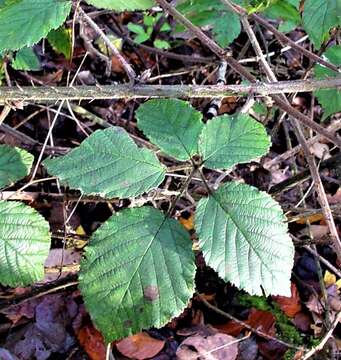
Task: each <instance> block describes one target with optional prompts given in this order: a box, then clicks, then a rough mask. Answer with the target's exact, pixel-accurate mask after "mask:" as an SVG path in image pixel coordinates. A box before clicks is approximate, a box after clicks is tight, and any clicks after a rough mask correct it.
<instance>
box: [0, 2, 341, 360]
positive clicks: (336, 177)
mask: <svg viewBox="0 0 341 360" xmlns="http://www.w3.org/2000/svg"><path fill="white" fill-rule="evenodd" d="M83 9H84V11H85V12H86V13H88V14H90V15H91V18H92V19H93V20H94V21H95V22H96V24H97V25H98V26H99V27H100V28H101V29H103V30H104V31H105V33H106V34H107V35H108V34H110V36H109V38H110V39H111V40H112V41H114V43H115V44H116V46H117V47H118V48H119V49H120V51H121V53H122V54H123V55H124V57H125V59H126V60H127V62H128V63H129V64H130V65H131V66H132V67H133V68H134V69H135V71H136V73H138V74H139V75H140V76H139V82H140V83H143V84H146V85H153V84H154V85H160V86H161V85H182V84H191V85H216V84H217V82H218V83H219V81H221V80H222V79H223V82H225V83H226V84H241V83H242V79H241V77H240V76H239V75H238V74H237V73H236V72H235V71H233V70H231V68H230V67H229V66H227V68H226V67H224V64H222V62H221V61H220V60H219V59H218V58H217V57H216V56H215V55H214V54H213V53H212V52H211V51H210V50H209V49H208V48H207V47H206V46H205V44H202V42H201V41H199V40H198V38H197V37H193V36H191V35H190V33H189V32H188V31H183V32H182V33H178V34H177V35H174V34H173V33H171V32H170V31H163V32H162V31H160V28H161V27H162V25H164V24H165V23H167V24H168V25H169V26H170V28H171V27H174V22H173V20H172V19H170V18H166V17H161V18H160V19H159V20H158V21H157V22H156V24H154V25H153V31H152V33H151V35H150V38H149V39H147V40H146V41H145V42H143V45H142V46H141V45H139V44H137V43H136V42H134V40H133V39H134V37H135V36H136V35H135V34H134V33H132V32H131V31H129V30H128V27H127V25H128V24H129V23H134V24H143V13H142V12H123V13H121V14H116V13H113V12H110V11H97V10H94V8H92V7H91V6H86V5H85V6H83ZM150 15H153V16H154V15H155V12H150ZM273 23H274V24H275V22H273ZM251 25H252V26H253V28H254V30H255V32H256V34H257V37H258V38H259V39H260V42H261V45H262V48H263V51H264V52H265V53H267V54H269V53H272V52H273V54H272V56H271V58H270V59H271V67H272V69H273V71H274V72H275V74H276V76H277V79H278V80H281V81H287V80H300V79H303V78H304V77H305V76H306V74H307V73H308V72H309V71H310V69H311V67H312V63H311V61H310V59H309V58H307V57H305V56H303V55H302V53H300V52H299V51H297V50H294V49H292V48H290V47H289V48H286V49H285V51H282V52H281V50H283V48H285V46H284V45H283V46H282V45H281V43H280V42H278V41H277V40H276V38H275V37H274V35H273V34H272V33H270V32H269V31H267V30H264V29H262V28H260V27H259V26H258V25H255V24H254V23H252V24H251ZM67 26H68V27H69V28H70V29H71V28H72V27H74V34H75V36H74V43H73V44H72V58H71V59H68V56H66V55H65V54H61V53H58V51H56V49H53V47H51V45H50V44H49V43H48V42H47V41H42V42H40V43H38V44H37V45H35V46H34V51H35V53H36V54H37V55H38V58H39V69H38V70H37V71H23V70H15V69H14V68H13V67H12V66H11V64H10V61H9V60H8V59H7V60H6V59H5V61H4V63H3V74H2V75H3V78H2V84H3V85H7V86H13V87H22V86H30V85H36V86H41V85H46V86H54V87H58V86H66V85H67V84H69V82H70V80H71V79H73V81H74V84H75V85H89V86H94V85H97V86H98V91H101V90H100V89H101V86H103V85H114V84H123V83H127V81H128V78H127V76H126V71H125V70H126V69H125V68H124V67H123V66H122V63H121V62H120V61H119V60H118V59H117V57H116V56H114V55H112V53H111V52H110V50H108V48H107V47H106V45H105V44H104V43H103V41H101V40H100V38H99V36H98V34H97V33H96V32H95V31H94V29H93V28H92V27H91V26H90V25H88V24H87V23H85V22H83V23H81V26H80V24H79V22H77V21H76V22H75V23H73V13H72V14H71V16H70V17H69V19H68V22H67ZM205 31H206V29H205ZM206 33H207V34H208V35H210V31H209V30H207V32H206ZM287 36H288V37H289V38H290V39H291V40H293V41H298V40H300V45H301V46H302V47H304V48H305V49H307V50H308V51H311V50H312V47H311V43H310V42H309V39H307V37H306V34H305V32H304V31H303V30H302V28H300V27H297V28H296V29H294V30H292V31H291V32H289V33H287ZM113 39H115V40H113ZM155 39H159V40H162V41H163V42H165V43H167V44H168V45H167V46H169V48H168V49H167V50H161V49H157V48H155V42H154V40H155ZM302 39H303V40H302ZM335 39H336V37H334V38H333V37H332V38H331V39H330V41H329V43H326V44H324V46H325V48H327V47H328V46H329V45H330V44H331V43H335V42H336V41H337V40H335ZM230 49H231V51H232V55H233V56H234V58H236V59H239V60H243V61H244V64H245V65H246V66H247V69H248V70H249V71H250V72H251V73H252V74H254V75H258V74H261V73H262V69H261V66H260V64H259V61H257V59H255V58H254V57H255V53H254V51H253V48H252V45H251V44H250V41H249V40H248V37H247V35H246V33H245V32H242V33H241V34H240V35H239V36H238V38H237V39H236V40H234V41H233V43H232V44H231V46H230ZM247 59H248V60H247ZM260 98H261V97H259V98H258V97H257V96H256V97H253V96H249V97H243V96H238V95H235V96H230V97H225V98H223V99H222V101H218V102H217V101H215V102H214V103H213V101H212V99H210V98H203V99H200V98H195V99H191V104H192V106H193V107H195V108H196V109H197V110H199V111H201V112H202V113H203V114H204V117H205V119H206V121H210V120H209V119H210V118H211V117H212V113H214V112H217V113H218V115H222V114H233V113H235V112H236V111H239V110H240V109H242V108H243V107H244V110H245V107H248V112H249V114H250V115H251V116H252V117H254V118H255V119H256V120H257V121H259V122H261V123H262V124H264V125H265V126H266V129H267V132H268V134H269V135H270V136H271V141H272V146H271V149H270V152H269V153H268V154H267V155H266V156H264V157H262V158H261V159H260V160H259V161H257V162H256V161H255V162H252V163H249V164H243V165H237V166H236V167H234V168H233V169H232V171H229V172H224V171H222V172H221V173H217V172H216V171H210V170H205V175H206V176H207V179H209V182H210V183H211V184H216V185H217V184H220V183H223V182H226V181H230V180H238V181H243V182H245V183H247V184H249V185H252V186H255V187H257V188H258V189H260V190H263V191H267V192H269V193H270V194H272V196H273V197H274V198H275V199H276V200H277V201H278V202H279V203H280V205H281V207H282V209H283V210H284V213H285V215H286V219H287V221H288V224H289V231H290V234H291V236H292V239H293V241H294V244H295V260H294V268H293V271H292V285H291V297H284V296H273V297H265V296H263V297H255V296H250V295H248V294H247V293H246V292H244V291H242V290H238V289H237V288H236V287H234V286H233V285H231V284H230V283H225V282H224V281H223V280H221V279H220V278H219V276H218V275H217V274H216V273H215V272H214V271H213V270H212V269H210V268H209V267H207V266H206V265H205V262H204V259H203V256H202V254H201V252H200V251H198V250H196V263H197V267H198V269H197V274H196V280H195V285H196V295H195V296H194V297H193V299H192V301H191V302H190V304H189V305H188V307H187V309H186V310H185V311H184V312H183V313H182V314H181V315H180V316H179V317H177V318H175V319H173V320H172V321H171V322H170V323H168V324H167V325H166V326H164V327H163V328H161V329H146V330H145V331H144V332H143V333H140V334H137V335H134V336H133V337H129V338H126V339H123V340H121V341H117V342H115V343H113V344H112V346H111V351H112V353H110V354H109V355H106V353H107V348H106V346H105V345H104V340H103V338H102V336H101V335H100V333H99V332H98V331H97V330H96V329H95V327H94V325H93V324H92V322H91V319H90V316H89V314H88V313H87V311H86V309H85V307H84V304H83V300H82V296H81V294H80V291H79V290H78V288H77V274H78V270H79V263H80V259H81V257H82V253H83V249H84V247H85V246H86V244H87V242H88V240H89V238H90V236H91V234H92V233H93V232H94V231H95V230H96V229H97V228H98V227H99V226H100V225H101V224H102V223H103V222H104V221H106V220H107V219H108V218H109V217H110V216H111V215H112V214H113V212H117V211H120V210H122V209H124V208H127V207H129V206H130V205H131V204H132V201H131V200H129V199H127V200H117V199H113V200H104V199H101V198H98V197H90V196H81V194H80V193H79V192H78V191H73V190H70V189H68V188H67V187H64V186H60V184H59V183H58V182H57V181H56V178H49V176H48V174H47V172H46V170H45V169H44V168H43V167H41V166H38V167H37V168H36V169H35V170H36V171H35V174H34V177H33V178H32V176H31V175H32V173H31V175H30V176H28V177H26V178H24V179H22V180H21V181H19V182H18V183H16V184H15V185H13V186H10V187H7V188H6V189H4V190H2V191H1V192H0V197H1V198H2V199H6V198H11V199H12V200H19V201H24V202H25V203H27V204H29V205H30V206H31V207H33V208H34V209H36V210H38V211H39V213H40V214H42V215H43V216H44V218H45V219H46V220H48V222H49V223H50V226H51V233H52V239H53V241H52V248H51V251H50V254H49V257H48V259H47V260H46V263H45V279H44V280H43V281H42V282H40V283H38V284H34V285H32V286H31V287H25V288H20V287H18V288H9V287H4V286H0V339H1V340H0V347H1V348H0V358H1V359H8V360H9V359H39V360H44V359H74V360H77V359H78V360H80V359H93V360H99V359H106V358H108V359H109V358H113V359H127V358H128V359H147V358H148V359H149V358H150V359H154V360H166V359H175V358H179V359H197V358H200V359H231V360H233V359H238V360H256V359H257V360H261V359H269V360H271V359H281V358H285V359H299V358H301V356H302V355H303V353H304V350H307V349H311V348H313V347H314V346H318V345H319V344H320V343H321V342H322V341H323V340H324V339H325V340H326V342H327V344H326V346H324V348H323V349H321V351H317V350H316V352H314V353H313V356H315V357H316V358H317V359H339V358H340V356H341V355H340V354H341V338H340V337H339V334H340V324H338V323H337V322H336V323H335V319H337V318H338V319H339V317H340V316H339V314H340V311H341V301H340V287H341V282H340V281H341V280H340V272H341V271H340V262H338V260H337V256H336V253H335V251H334V249H333V244H332V240H331V236H330V234H329V226H328V223H327V222H326V220H325V216H324V213H323V209H322V208H321V205H320V203H319V199H318V193H317V192H316V190H315V187H314V181H313V179H312V176H311V174H310V172H309V170H307V169H308V164H307V159H306V157H305V156H304V153H303V151H302V147H301V146H300V144H299V143H298V141H297V140H296V137H295V135H294V129H293V127H292V125H291V123H290V122H289V121H288V116H286V115H285V114H284V115H283V113H282V112H281V111H279V110H278V108H277V107H276V106H275V105H274V104H273V102H271V101H270V100H271V99H270V100H269V99H268V100H269V101H266V102H265V105H264V103H262V102H261V101H260V100H261V99H260ZM288 99H289V100H290V103H291V105H292V106H293V107H294V108H295V109H296V110H298V111H299V112H300V113H302V114H307V115H308V116H309V117H310V118H311V119H313V120H315V121H316V122H320V119H321V117H322V109H321V106H320V105H319V103H318V102H317V101H316V98H315V97H314V96H312V93H310V92H301V93H298V94H292V95H288ZM144 101H145V100H143V99H117V100H111V99H102V100H98V99H95V100H93V101H73V102H71V101H70V102H65V104H64V106H62V107H59V104H58V103H53V102H50V103H46V102H45V103H44V102H33V101H25V102H15V103H13V104H11V106H10V107H9V108H8V107H7V108H6V107H4V108H3V109H4V110H3V112H2V116H3V119H4V122H3V124H2V125H0V144H7V145H11V146H17V147H21V148H24V149H26V150H28V151H30V152H31V153H32V154H33V155H34V156H35V159H36V160H37V159H38V158H39V157H40V156H42V158H43V159H44V158H46V157H47V156H51V155H63V154H65V153H67V152H69V151H70V150H71V149H72V148H74V147H76V146H77V145H79V144H80V143H81V142H82V141H83V140H84V139H85V138H86V137H88V136H89V135H90V134H91V133H93V132H94V131H95V130H97V129H103V128H107V127H111V126H120V127H123V128H124V129H125V130H126V131H127V132H128V133H129V134H130V135H132V136H133V137H134V140H135V141H136V142H137V143H138V144H144V145H145V146H147V147H148V146H150V143H149V142H148V140H147V139H146V138H145V137H144V136H143V134H142V133H141V132H140V131H139V130H138V128H137V126H136V119H135V110H136V109H137V108H138V106H139V105H140V104H141V103H143V102H144ZM6 109H7V110H8V111H7V110H6ZM52 123H53V131H52V132H51V136H49V131H50V130H51V124H52ZM0 124H1V122H0ZM323 126H324V127H326V128H328V129H329V130H331V131H334V132H335V131H337V130H339V129H341V114H340V113H338V114H334V115H332V116H330V117H328V119H327V120H326V121H325V122H324V123H323ZM304 134H305V136H306V138H307V139H310V140H309V141H310V143H309V144H310V149H311V151H312V153H313V155H314V161H315V162H316V164H317V166H318V171H319V174H320V178H321V180H322V184H323V188H324V190H325V194H326V197H327V199H328V202H329V204H330V207H331V210H332V215H333V218H334V221H335V224H336V229H337V231H340V226H341V222H340V219H341V208H340V200H341V187H340V185H341V171H340V164H341V158H340V149H338V148H337V147H335V146H334V145H333V144H332V143H331V142H330V141H329V140H328V139H326V138H324V137H322V136H319V137H316V135H315V134H314V133H313V131H312V130H311V129H309V128H305V129H304ZM47 136H49V139H48V141H47V143H46V146H44V143H45V142H46V139H47ZM166 162H167V166H168V167H170V166H178V165H179V164H178V163H177V162H173V163H172V161H171V160H170V159H169V158H167V159H166ZM0 170H1V169H0ZM186 175H188V174H187V172H186V169H185V170H181V169H180V170H179V171H177V172H174V173H173V174H170V176H167V180H166V181H165V182H164V183H163V184H162V190H163V193H164V194H165V195H164V196H163V197H160V199H158V201H157V206H158V208H160V209H167V208H168V206H169V202H170V201H171V198H172V196H171V195H167V191H168V193H169V194H172V192H176V191H178V190H179V189H180V188H181V186H182V184H183V178H184V177H186ZM33 180H34V181H33ZM19 190H20V191H19ZM197 194H202V195H206V194H207V191H206V189H205V186H204V185H203V184H202V183H201V182H200V181H198V182H193V183H192V184H191V185H190V187H189V188H188V190H187V192H186V194H185V196H183V197H182V198H181V199H180V200H179V201H178V202H177V205H176V208H175V211H174V217H175V218H176V219H178V220H179V221H180V222H181V223H182V224H183V225H184V226H185V227H186V228H187V229H188V230H189V231H190V232H191V236H192V240H193V242H194V248H195V244H196V240H197V237H196V234H195V231H194V224H193V214H194V211H195V202H194V200H193V198H196V196H197ZM153 201H154V200H153V198H152V197H150V198H148V196H147V195H146V196H145V197H144V203H145V204H152V205H154V204H155V202H153ZM233 318H234V319H237V320H238V321H234V320H233ZM333 326H334V328H333V329H332V330H333V331H334V332H332V333H328V330H330V329H331V328H332V327H333ZM326 335H327V336H328V338H325V336H326ZM228 336H231V337H233V339H234V340H235V342H232V343H231V344H230V346H228V347H226V346H224V345H223V344H224V343H225V342H226V339H229V337H228ZM211 350H212V351H211Z"/></svg>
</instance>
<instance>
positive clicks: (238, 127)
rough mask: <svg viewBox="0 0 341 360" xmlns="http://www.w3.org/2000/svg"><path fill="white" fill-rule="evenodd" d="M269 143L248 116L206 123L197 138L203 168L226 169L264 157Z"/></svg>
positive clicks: (224, 116) (230, 117)
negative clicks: (198, 138)
mask: <svg viewBox="0 0 341 360" xmlns="http://www.w3.org/2000/svg"><path fill="white" fill-rule="evenodd" d="M270 145H271V143H270V138H269V136H268V135H267V133H266V130H265V128H264V126H263V125H262V124H260V123H259V122H257V121H256V120H254V119H252V118H251V117H250V116H248V115H243V114H239V115H236V116H234V115H231V116H230V115H223V116H218V117H216V118H214V119H212V120H211V121H209V122H208V123H207V124H206V125H205V127H204V129H203V131H202V134H201V136H200V141H199V149H200V154H201V155H202V158H203V160H204V166H205V167H207V168H209V169H230V168H232V167H233V166H234V165H236V164H240V163H245V162H249V161H251V160H254V159H256V158H258V157H260V156H263V155H264V154H266V153H267V152H268V150H269V147H270Z"/></svg>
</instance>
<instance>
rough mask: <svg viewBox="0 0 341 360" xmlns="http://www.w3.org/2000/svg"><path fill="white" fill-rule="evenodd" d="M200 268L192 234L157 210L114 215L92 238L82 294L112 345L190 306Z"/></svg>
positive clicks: (84, 269)
mask: <svg viewBox="0 0 341 360" xmlns="http://www.w3.org/2000/svg"><path fill="white" fill-rule="evenodd" d="M194 274H195V264H194V255H193V252H192V243H191V240H190V237H189V234H188V232H187V231H186V230H185V229H184V227H183V226H182V225H181V224H180V223H179V222H177V221H176V220H174V219H170V218H166V217H165V215H164V214H163V213H162V212H161V211H159V210H157V209H154V208H152V207H149V206H146V207H142V208H133V209H126V210H123V211H121V212H119V213H118V214H117V215H113V216H112V217H111V218H110V219H109V220H108V221H107V222H106V223H104V224H103V225H102V226H101V227H100V228H99V229H98V230H97V231H96V232H95V234H94V235H93V236H92V238H91V240H90V245H89V246H88V247H87V248H86V254H85V259H84V260H83V261H82V263H81V273H80V289H81V292H82V294H83V297H84V300H85V304H86V306H87V309H88V310H89V312H90V314H91V317H92V319H93V320H94V323H95V324H96V326H97V327H98V328H99V329H100V330H101V331H102V333H103V334H104V336H105V339H106V341H107V342H109V341H113V340H115V339H120V338H123V337H126V336H129V335H132V334H135V333H138V332H140V331H141V330H142V329H144V328H150V327H152V326H155V327H161V326H163V325H164V324H165V323H167V322H168V321H169V320H170V319H172V318H173V317H174V316H177V315H179V314H180V313H181V312H182V311H183V310H184V308H185V307H186V306H187V304H188V302H189V300H190V298H191V296H192V294H193V291H194V289H193V287H194V284H193V283H194Z"/></svg>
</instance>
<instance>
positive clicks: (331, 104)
mask: <svg viewBox="0 0 341 360" xmlns="http://www.w3.org/2000/svg"><path fill="white" fill-rule="evenodd" d="M323 56H324V58H326V59H327V60H328V61H329V62H330V63H332V64H334V65H337V66H340V65H341V45H334V46H332V47H330V48H329V49H328V50H327V51H326V52H325V53H324V54H323ZM314 72H315V77H316V78H317V79H326V78H333V77H338V76H340V74H338V73H336V72H335V71H332V70H330V69H328V68H326V67H324V66H322V65H315V67H314ZM315 96H316V97H317V99H318V101H319V103H320V104H321V105H322V108H323V110H324V113H323V117H322V120H325V119H326V118H327V117H328V116H330V115H332V114H335V113H337V112H339V111H341V89H323V90H318V91H316V92H315Z"/></svg>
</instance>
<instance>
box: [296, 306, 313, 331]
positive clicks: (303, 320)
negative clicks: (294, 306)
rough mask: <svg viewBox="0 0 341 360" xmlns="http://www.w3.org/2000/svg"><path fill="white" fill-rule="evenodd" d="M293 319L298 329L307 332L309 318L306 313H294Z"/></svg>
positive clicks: (309, 323) (309, 322)
mask: <svg viewBox="0 0 341 360" xmlns="http://www.w3.org/2000/svg"><path fill="white" fill-rule="evenodd" d="M293 320H294V324H295V326H296V327H297V329H298V330H300V331H303V332H308V331H309V330H310V325H311V319H310V316H309V315H308V314H306V313H304V312H302V311H301V312H299V313H297V314H296V315H295V317H294V319H293Z"/></svg>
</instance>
